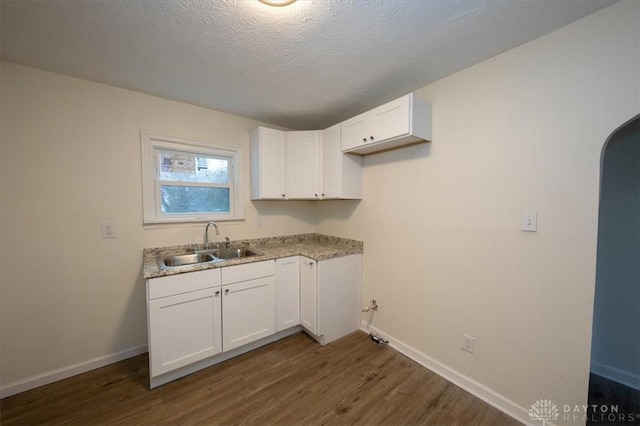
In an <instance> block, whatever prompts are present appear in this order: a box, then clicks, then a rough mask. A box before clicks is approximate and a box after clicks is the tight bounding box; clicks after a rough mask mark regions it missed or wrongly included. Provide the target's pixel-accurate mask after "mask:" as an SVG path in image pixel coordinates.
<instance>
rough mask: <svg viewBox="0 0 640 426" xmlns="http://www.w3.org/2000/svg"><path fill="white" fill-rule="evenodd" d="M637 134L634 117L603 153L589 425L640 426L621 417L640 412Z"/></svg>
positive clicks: (639, 143)
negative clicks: (622, 425)
mask: <svg viewBox="0 0 640 426" xmlns="http://www.w3.org/2000/svg"><path fill="white" fill-rule="evenodd" d="M639 130H640V116H636V117H635V118H634V119H632V120H630V121H629V122H627V123H625V124H624V125H623V126H621V127H620V128H618V129H617V130H616V131H615V132H614V133H613V134H612V135H611V136H610V137H609V139H608V140H607V142H606V144H605V147H604V149H603V153H602V162H601V181H600V211H599V219H598V254H597V263H596V290H595V302H594V313H593V334H592V341H591V375H590V380H589V415H588V421H587V423H588V424H591V425H597V424H602V425H613V424H640V417H638V418H635V420H633V421H631V422H628V421H627V420H628V418H627V419H622V418H621V417H620V415H623V416H624V415H629V414H631V415H634V416H637V413H640V133H639ZM614 407H615V408H614ZM614 409H615V410H617V413H615V414H616V415H612V414H614V413H612V411H613V410H614ZM604 411H607V412H606V413H605V412H604Z"/></svg>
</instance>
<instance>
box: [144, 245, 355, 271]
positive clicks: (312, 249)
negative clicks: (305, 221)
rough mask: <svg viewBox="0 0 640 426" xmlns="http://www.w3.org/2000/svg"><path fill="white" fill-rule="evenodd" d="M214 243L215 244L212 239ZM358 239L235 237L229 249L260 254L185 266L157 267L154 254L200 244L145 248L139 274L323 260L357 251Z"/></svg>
mask: <svg viewBox="0 0 640 426" xmlns="http://www.w3.org/2000/svg"><path fill="white" fill-rule="evenodd" d="M214 244H216V243H215V242H214ZM363 246H364V245H363V243H362V241H356V240H349V239H346V238H339V237H332V236H328V235H322V234H299V235H288V236H283V237H271V238H258V239H253V240H238V241H232V242H231V248H240V247H249V248H251V249H252V250H255V251H257V252H259V253H260V255H258V256H251V257H243V258H236V259H229V260H225V261H220V262H215V263H204V264H199V265H187V266H181V267H177V268H172V269H160V268H159V267H158V257H164V256H168V255H172V254H184V253H193V252H194V249H196V247H197V250H202V249H203V248H204V247H203V245H202V244H198V245H195V244H187V245H182V246H171V247H157V248H146V249H144V250H143V259H144V268H143V277H144V278H145V279H147V278H157V277H164V276H168V275H176V274H182V273H185V272H193V271H202V270H205V269H212V268H223V267H225V266H231V265H240V264H243V263H252V262H261V261H263V260H272V259H278V258H282V257H289V256H305V257H308V258H310V259H314V260H324V259H330V258H333V257H341V256H348V255H351V254H360V253H362V252H363Z"/></svg>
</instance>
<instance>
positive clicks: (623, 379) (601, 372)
mask: <svg viewBox="0 0 640 426" xmlns="http://www.w3.org/2000/svg"><path fill="white" fill-rule="evenodd" d="M591 372H592V373H593V374H597V375H598V376H602V377H604V378H606V379H609V380H613V381H614V382H618V383H622V384H623V385H625V386H629V387H630V388H634V389H638V390H640V375H638V374H633V373H631V372H628V371H624V370H621V369H619V368H616V367H612V366H610V365H605V364H599V363H597V362H594V363H592V364H591Z"/></svg>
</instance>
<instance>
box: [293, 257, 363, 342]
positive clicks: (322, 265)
mask: <svg viewBox="0 0 640 426" xmlns="http://www.w3.org/2000/svg"><path fill="white" fill-rule="evenodd" d="M361 285H362V255H360V254H355V255H350V256H344V257H336V258H332V259H327V260H320V261H315V260H312V259H308V258H306V257H301V260H300V324H301V325H302V326H303V327H304V328H305V329H306V330H307V331H308V332H309V333H311V334H313V335H314V336H315V337H316V339H317V340H318V341H319V342H320V343H322V344H327V343H329V342H332V341H334V340H336V339H339V338H340V337H343V336H346V335H347V334H349V333H351V332H353V331H356V330H358V329H359V328H360V304H361V300H362V295H361Z"/></svg>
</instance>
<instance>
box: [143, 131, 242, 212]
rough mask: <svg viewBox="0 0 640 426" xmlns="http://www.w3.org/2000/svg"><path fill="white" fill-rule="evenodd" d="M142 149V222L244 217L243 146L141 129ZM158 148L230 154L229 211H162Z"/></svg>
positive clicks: (226, 155)
mask: <svg viewBox="0 0 640 426" xmlns="http://www.w3.org/2000/svg"><path fill="white" fill-rule="evenodd" d="M140 147H141V153H142V204H143V220H144V223H145V224H158V223H185V222H208V221H212V220H215V221H225V220H243V219H244V211H243V210H244V209H243V205H244V198H243V194H242V164H243V163H242V146H241V145H227V144H225V145H220V144H213V143H207V142H202V141H194V140H187V139H179V138H173V137H168V136H162V135H158V134H155V133H151V132H148V131H144V130H143V131H141V132H140ZM157 150H171V151H178V152H187V153H192V154H203V155H208V156H222V157H228V158H230V159H231V160H230V162H229V180H230V193H229V195H230V204H229V207H230V212H229V213H211V214H206V213H205V214H203V213H188V214H164V213H162V210H161V199H162V198H161V194H160V190H161V189H160V185H159V183H158V182H159V181H158V171H157V167H158V161H156V151H157Z"/></svg>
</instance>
